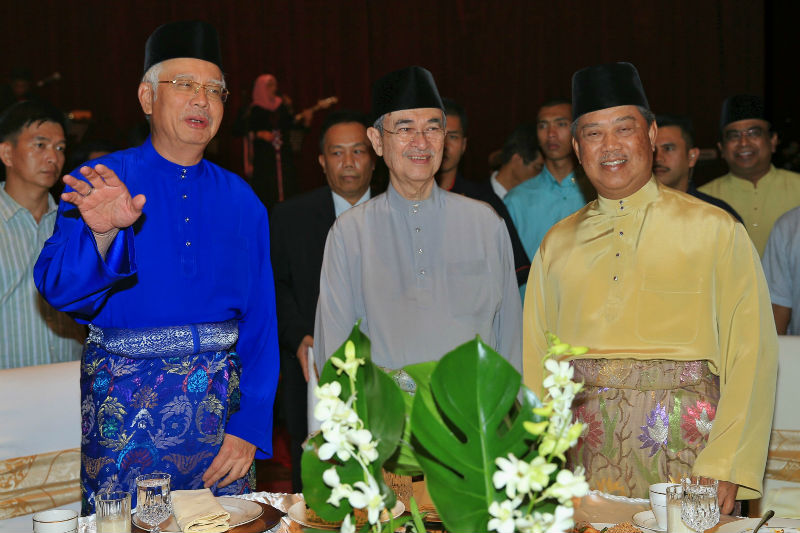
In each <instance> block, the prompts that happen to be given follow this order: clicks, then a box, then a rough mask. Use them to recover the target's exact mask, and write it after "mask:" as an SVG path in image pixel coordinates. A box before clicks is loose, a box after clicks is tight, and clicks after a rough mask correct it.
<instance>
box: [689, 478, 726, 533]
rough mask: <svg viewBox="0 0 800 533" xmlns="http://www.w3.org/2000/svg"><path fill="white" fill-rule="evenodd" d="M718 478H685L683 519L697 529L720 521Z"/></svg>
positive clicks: (708, 526)
mask: <svg viewBox="0 0 800 533" xmlns="http://www.w3.org/2000/svg"><path fill="white" fill-rule="evenodd" d="M718 484H719V482H718V481H717V480H716V479H711V478H707V477H700V476H692V477H690V478H684V479H683V480H682V482H681V485H682V486H683V502H682V504H681V519H682V520H683V521H684V523H686V525H687V526H689V527H690V528H691V529H694V530H695V531H705V530H706V529H709V528H710V527H712V526H714V525H716V524H717V522H719V502H718V501H717V485H718Z"/></svg>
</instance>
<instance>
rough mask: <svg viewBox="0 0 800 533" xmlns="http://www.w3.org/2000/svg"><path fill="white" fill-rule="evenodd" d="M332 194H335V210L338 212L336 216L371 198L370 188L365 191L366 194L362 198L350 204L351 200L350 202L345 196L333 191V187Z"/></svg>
mask: <svg viewBox="0 0 800 533" xmlns="http://www.w3.org/2000/svg"><path fill="white" fill-rule="evenodd" d="M331 195H333V210H334V212H335V213H336V218H339V215H341V214H342V213H344V212H345V211H347V210H348V209H350V208H351V207H355V206H357V205H361V204H363V203H364V202H366V201H367V200H369V198H370V190H369V189H367V192H365V193H364V195H363V196H362V197H361V198H359V199H358V201H357V202H356V203H355V204H353V205H350V202H348V201H347V200H345V199H344V198H343V197H341V196H339V195H338V194H336V193H335V192H333V189H331Z"/></svg>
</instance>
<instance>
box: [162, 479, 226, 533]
mask: <svg viewBox="0 0 800 533" xmlns="http://www.w3.org/2000/svg"><path fill="white" fill-rule="evenodd" d="M172 509H173V511H172V512H173V513H174V514H175V520H177V521H178V527H180V528H181V531H183V533H222V532H223V531H228V529H230V526H229V525H228V520H229V519H230V517H231V514H230V513H229V512H228V511H226V510H225V509H223V508H222V506H221V505H220V504H219V502H218V501H217V499H216V498H215V497H214V495H213V494H211V491H210V490H209V489H199V490H173V491H172Z"/></svg>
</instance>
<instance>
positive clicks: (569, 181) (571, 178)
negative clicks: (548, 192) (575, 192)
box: [531, 165, 575, 187]
mask: <svg viewBox="0 0 800 533" xmlns="http://www.w3.org/2000/svg"><path fill="white" fill-rule="evenodd" d="M531 179H537V180H541V179H544V180H546V181H548V182H550V183H551V184H552V185H553V186H555V187H562V186H566V185H573V184H574V183H575V170H574V169H573V170H572V172H570V173H569V174H567V175H566V176H564V179H563V180H561V183H559V182H558V180H557V179H556V178H555V176H553V175H552V174H551V173H550V169H548V168H547V165H545V166H543V167H542V171H541V172H539V174H538V175H536V176H534V177H533V178H531Z"/></svg>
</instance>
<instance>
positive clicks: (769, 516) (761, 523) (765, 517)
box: [753, 509, 775, 533]
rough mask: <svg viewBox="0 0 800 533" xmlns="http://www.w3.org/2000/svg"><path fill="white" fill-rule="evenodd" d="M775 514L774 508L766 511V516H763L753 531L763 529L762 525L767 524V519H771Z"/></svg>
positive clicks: (754, 532)
mask: <svg viewBox="0 0 800 533" xmlns="http://www.w3.org/2000/svg"><path fill="white" fill-rule="evenodd" d="M773 516H775V511H773V510H772V509H770V510H769V511H767V512H766V513H764V516H762V517H761V521H759V522H758V525H757V526H756V527H755V529H753V533H756V532H757V531H758V530H759V529H761V526H763V525H764V524H766V523H767V520H769V519H770V518H772V517H773Z"/></svg>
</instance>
